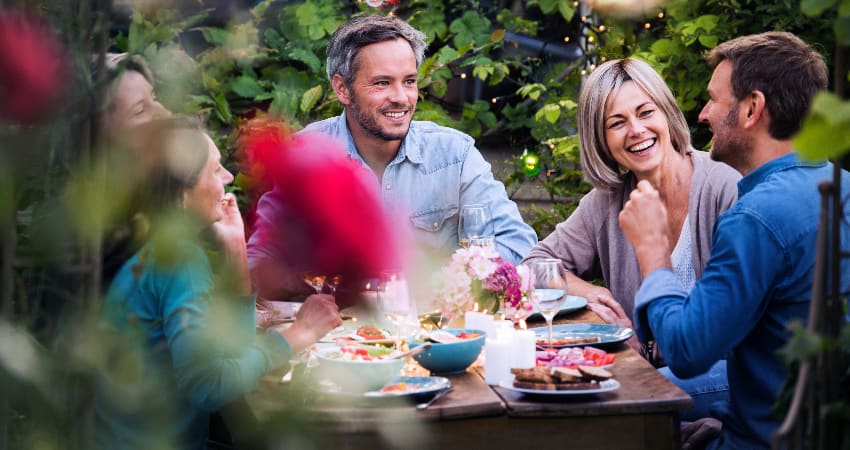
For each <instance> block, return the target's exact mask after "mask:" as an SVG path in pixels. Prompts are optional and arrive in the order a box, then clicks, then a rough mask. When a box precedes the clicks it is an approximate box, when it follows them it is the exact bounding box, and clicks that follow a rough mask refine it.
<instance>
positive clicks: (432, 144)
mask: <svg viewBox="0 0 850 450" xmlns="http://www.w3.org/2000/svg"><path fill="white" fill-rule="evenodd" d="M425 47H426V43H425V35H424V34H423V33H422V32H420V31H417V30H416V29H414V28H413V27H411V26H410V25H408V24H407V23H405V22H404V21H403V20H401V19H399V18H397V17H394V16H360V17H356V18H354V19H352V20H350V21H349V22H347V23H345V24H343V25H341V26H340V27H339V28H338V29H337V30H336V32H335V33H334V34H333V36H332V37H331V39H330V41H329V43H328V59H327V72H328V77H329V78H330V81H331V83H332V85H333V88H334V92H335V93H336V95H337V97H338V98H339V100H340V102H341V103H342V104H343V105H344V107H345V112H344V113H343V114H342V115H340V116H337V117H333V118H330V119H326V120H323V121H320V122H317V123H314V124H311V125H310V126H308V127H307V128H305V129H304V130H302V131H301V132H300V133H322V134H325V135H328V136H331V137H333V138H335V139H337V140H339V141H340V142H341V143H342V145H343V146H344V147H345V148H346V149H347V151H348V154H349V157H351V158H352V159H354V160H356V161H358V162H360V163H361V164H362V165H363V167H364V168H367V169H369V170H370V171H371V172H372V173H373V174H374V177H375V181H376V183H379V185H380V189H381V194H382V199H383V202H384V204H385V206H386V207H387V209H388V211H390V212H391V213H393V214H400V213H403V216H404V217H405V222H408V221H409V223H408V224H409V225H411V226H412V228H413V233H412V236H413V239H414V241H415V242H416V243H417V244H418V245H419V246H420V248H424V249H427V250H430V251H435V252H437V253H440V254H444V255H447V254H449V253H451V252H452V251H454V250H455V249H457V248H458V213H459V211H460V209H461V208H462V207H463V206H464V205H468V204H479V203H480V204H488V205H489V206H490V210H491V213H492V216H493V226H494V231H495V237H496V246H497V249H498V251H499V254H500V255H501V256H502V257H503V258H505V259H506V260H509V261H513V262H515V263H518V262H519V261H520V260H521V259H522V257H523V256H525V254H526V253H528V251H529V250H530V249H531V247H533V246H534V244H536V243H537V235H536V234H535V232H534V230H533V229H532V228H531V227H529V226H528V225H527V224H525V223H524V222H523V220H522V217H521V216H520V214H519V210H518V209H517V206H516V204H515V203H514V202H512V201H511V200H510V199H509V198H508V196H507V193H506V191H505V187H504V185H502V183H501V182H499V181H496V180H495V179H494V178H493V174H492V173H491V170H490V165H489V164H488V163H487V162H486V161H485V160H484V158H483V157H482V156H481V153H480V152H479V151H478V150H477V149H476V148H475V145H474V144H475V143H474V140H473V139H472V138H471V137H470V136H468V135H466V134H463V133H461V132H458V131H456V130H453V129H450V128H446V127H442V126H439V125H436V124H434V123H432V122H425V121H413V120H412V119H413V113H414V111H415V110H416V102H417V100H418V98H419V89H418V85H417V82H418V70H419V65H420V64H421V63H422V60H423V58H424V52H425ZM269 196H272V197H273V196H274V191H272V193H270V194H267V195H266V198H264V199H262V200H261V201H260V204H259V205H258V211H257V213H258V225H257V226H258V227H264V226H272V224H269V223H264V221H263V217H264V216H265V217H271V216H274V214H273V212H272V211H269V209H273V208H277V207H278V206H277V205H279V202H276V201H273V199H272V198H269ZM249 257H250V258H251V259H252V267H256V265H257V264H258V263H260V261H261V260H262V259H263V258H269V257H272V258H273V257H274V255H270V254H268V252H267V249H263V248H260V247H259V246H258V245H257V243H256V242H254V239H252V240H251V241H250V242H249ZM255 278H256V277H255ZM263 278H265V277H263Z"/></svg>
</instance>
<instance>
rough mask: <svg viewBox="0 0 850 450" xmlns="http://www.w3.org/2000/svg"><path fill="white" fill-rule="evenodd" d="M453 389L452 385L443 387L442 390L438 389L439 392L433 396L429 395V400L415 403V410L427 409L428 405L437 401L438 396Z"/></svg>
mask: <svg viewBox="0 0 850 450" xmlns="http://www.w3.org/2000/svg"><path fill="white" fill-rule="evenodd" d="M453 390H454V387H449V388H446V389H443V390H442V391H440V392H437V393H436V394H435V395H434V396H433V397H431V399H430V400H428V401H427V402H422V403H419V404H417V405H416V410H417V411H422V410H423V409H427V408H428V407H429V406H431V403H434V402H435V401H437V399H439V398H440V397H442V396H444V395H446V394H448V393H449V392H451V391H453Z"/></svg>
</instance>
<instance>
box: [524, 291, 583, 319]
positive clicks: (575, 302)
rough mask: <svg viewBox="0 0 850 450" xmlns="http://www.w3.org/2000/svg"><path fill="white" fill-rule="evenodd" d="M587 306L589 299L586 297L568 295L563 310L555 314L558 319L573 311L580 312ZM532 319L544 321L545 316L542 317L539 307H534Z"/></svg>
mask: <svg viewBox="0 0 850 450" xmlns="http://www.w3.org/2000/svg"><path fill="white" fill-rule="evenodd" d="M586 305H587V299H586V298H584V297H579V296H577V295H567V298H566V299H565V300H564V306H561V310H560V311H558V314H555V317H558V316H559V315H561V314H567V313H571V312H573V311H578V310H580V309H582V308H584V307H585V306H586ZM531 318H532V319H543V316H541V315H540V312H539V311H537V306H535V307H534V310H533V311H532V313H531Z"/></svg>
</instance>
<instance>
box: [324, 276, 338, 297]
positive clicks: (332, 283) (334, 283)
mask: <svg viewBox="0 0 850 450" xmlns="http://www.w3.org/2000/svg"><path fill="white" fill-rule="evenodd" d="M326 282H327V284H328V288H329V289H330V290H331V295H333V296H334V297H336V290H337V288H338V287H339V285H340V283H342V275H332V276H331V278H330V280H326Z"/></svg>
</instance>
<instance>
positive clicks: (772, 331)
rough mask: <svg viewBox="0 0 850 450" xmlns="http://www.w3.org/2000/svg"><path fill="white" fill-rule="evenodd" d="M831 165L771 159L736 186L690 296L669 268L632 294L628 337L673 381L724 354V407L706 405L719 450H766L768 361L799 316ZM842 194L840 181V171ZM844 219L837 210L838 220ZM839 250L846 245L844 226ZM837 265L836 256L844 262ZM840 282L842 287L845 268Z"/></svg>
mask: <svg viewBox="0 0 850 450" xmlns="http://www.w3.org/2000/svg"><path fill="white" fill-rule="evenodd" d="M832 171H833V168H832V164H828V163H805V162H801V161H799V159H798V158H797V155H796V154H794V153H791V154H789V155H785V156H782V157H780V158H776V159H774V160H772V161H770V162H768V163H766V164H763V165H762V166H760V167H759V168H757V169H756V170H754V171H753V172H752V173H750V174H749V175H747V176H746V177H744V178H742V179H741V180H740V181H739V182H738V191H739V194H738V202H737V203H735V205H734V206H732V207H731V208H730V209H729V210H727V211H726V212H725V213H724V214H723V215H722V216H720V218H719V220H718V221H717V223H716V225H715V229H714V235H713V243H712V252H711V257H710V259H709V261H708V264H707V266H706V268H705V270H704V272H703V276H702V279H700V280H699V281H698V282H697V283H696V285H695V286H694V288H693V290H691V291H690V293H688V292H687V291H685V290H683V289H682V288H681V287H680V286H679V283H678V282H677V280H676V277H675V275H674V274H673V272H672V271H671V270H669V269H659V270H656V271H653V272H652V273H650V274H649V275H648V276H647V277H646V279H645V280H644V282H643V284H642V285H641V287H640V289H639V290H638V292H637V294H636V296H635V315H634V317H635V318H636V319H637V320H636V327H637V332H638V335H639V337H640V338H641V340H644V341H645V340H648V339H650V338H651V337H652V336H653V335H654V337H655V340H656V342H657V344H658V346H659V348H660V349H661V351H662V352H663V355H664V359H665V361H666V362H667V364H668V365H669V366H670V369H671V370H672V371H673V372H674V373H675V374H676V375H677V376H680V377H683V378H684V377H691V376H695V375H698V374H700V373H702V372H704V371H706V370H707V369H708V368H709V367H711V365H712V364H713V363H714V362H716V361H717V360H719V359H721V358H723V357H724V356H727V355H728V377H729V397H730V401H729V402H728V403H727V402H723V403H717V404H715V406H714V408H713V410H712V414H714V415H715V416H717V417H718V418H719V419H720V420H721V421H722V422H723V431H722V434H721V437H720V441H719V445H720V448H746V449H750V448H762V447H763V448H767V447H768V446H769V444H770V438H771V434H772V433H773V432H774V431H776V429H777V428H778V427H779V423H780V422H779V419H778V418H777V417H775V416H774V414H773V413H772V411H771V408H772V407H773V405H774V403H776V400H777V396H778V394H779V390H780V388H781V387H782V384H783V382H784V381H785V379H786V377H787V376H788V373H786V370H785V368H784V366H783V363H782V362H781V361H780V359H779V357H778V356H777V351H778V350H779V349H781V348H782V347H783V346H784V345H785V344H786V343H787V342H788V340H789V338H790V335H789V332H788V329H787V327H788V325H789V323H790V322H791V321H794V320H799V321H801V322H803V323H805V322H806V320H807V318H808V309H809V299H810V297H811V292H812V280H813V275H814V263H815V252H816V245H815V244H816V238H817V228H818V219H819V214H820V207H819V205H820V194H819V192H818V183H819V182H821V181H823V180H831V179H832V176H833V173H832ZM841 183H842V197H845V198H846V196H847V195H848V194H850V177H849V176H848V173H847V172H844V171H842V181H841ZM846 214H847V213H846V212H845V215H846ZM842 226H843V227H845V229H844V230H842V233H843V234H842V241H843V242H842V246H843V248H848V247H850V229H847V224H846V222H844V223H842ZM845 262H846V260H845ZM841 286H842V288H843V289H844V290H846V289H847V288H848V287H850V270H848V267H847V266H846V265H845V266H844V268H843V270H842V280H841Z"/></svg>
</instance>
